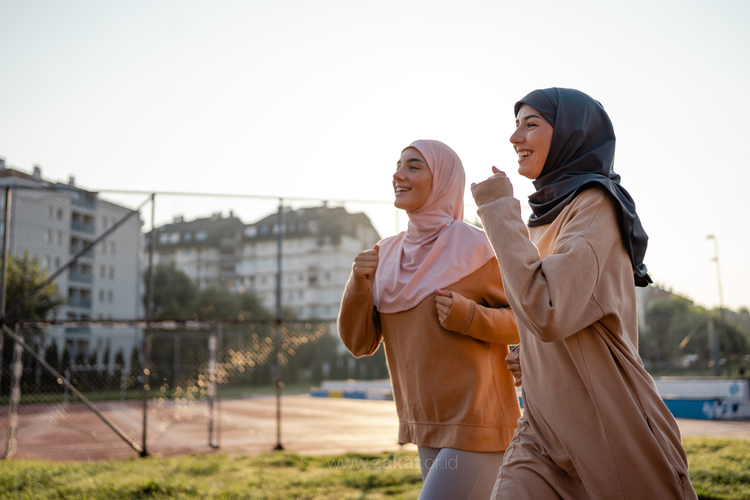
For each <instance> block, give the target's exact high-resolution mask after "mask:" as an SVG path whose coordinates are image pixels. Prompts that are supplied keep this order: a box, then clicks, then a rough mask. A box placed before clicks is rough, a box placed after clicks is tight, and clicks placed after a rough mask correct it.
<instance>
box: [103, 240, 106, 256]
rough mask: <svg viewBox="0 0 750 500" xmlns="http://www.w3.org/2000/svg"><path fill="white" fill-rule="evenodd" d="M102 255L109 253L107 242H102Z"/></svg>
mask: <svg viewBox="0 0 750 500" xmlns="http://www.w3.org/2000/svg"><path fill="white" fill-rule="evenodd" d="M102 253H103V254H106V253H107V242H106V241H102Z"/></svg>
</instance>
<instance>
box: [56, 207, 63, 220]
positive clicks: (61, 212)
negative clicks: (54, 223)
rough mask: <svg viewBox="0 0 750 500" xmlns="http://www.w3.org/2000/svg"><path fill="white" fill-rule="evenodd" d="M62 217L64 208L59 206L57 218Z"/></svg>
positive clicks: (60, 218)
mask: <svg viewBox="0 0 750 500" xmlns="http://www.w3.org/2000/svg"><path fill="white" fill-rule="evenodd" d="M62 219H63V210H62V208H58V209H57V220H62Z"/></svg>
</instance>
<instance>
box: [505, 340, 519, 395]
mask: <svg viewBox="0 0 750 500" xmlns="http://www.w3.org/2000/svg"><path fill="white" fill-rule="evenodd" d="M520 358H521V346H520V345H517V346H516V347H514V348H513V349H511V351H510V352H509V353H508V355H507V356H505V362H506V363H508V371H510V373H512V374H513V377H514V378H515V379H516V383H515V386H516V387H521V384H522V382H521V359H520Z"/></svg>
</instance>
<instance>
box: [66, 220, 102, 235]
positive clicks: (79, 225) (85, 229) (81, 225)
mask: <svg viewBox="0 0 750 500" xmlns="http://www.w3.org/2000/svg"><path fill="white" fill-rule="evenodd" d="M70 228H71V229H72V230H73V231H80V232H82V233H88V234H94V233H95V232H96V228H95V227H94V225H93V224H86V223H85V222H80V221H77V220H73V221H70Z"/></svg>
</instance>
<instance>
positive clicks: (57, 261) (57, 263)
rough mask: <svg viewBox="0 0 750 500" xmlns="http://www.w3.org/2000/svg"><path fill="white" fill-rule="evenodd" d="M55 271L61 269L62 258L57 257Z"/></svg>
mask: <svg viewBox="0 0 750 500" xmlns="http://www.w3.org/2000/svg"><path fill="white" fill-rule="evenodd" d="M55 269H60V257H55Z"/></svg>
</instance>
